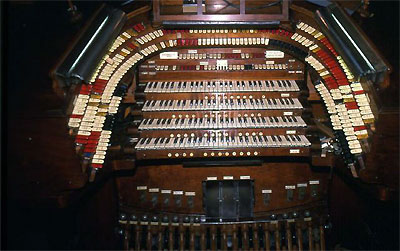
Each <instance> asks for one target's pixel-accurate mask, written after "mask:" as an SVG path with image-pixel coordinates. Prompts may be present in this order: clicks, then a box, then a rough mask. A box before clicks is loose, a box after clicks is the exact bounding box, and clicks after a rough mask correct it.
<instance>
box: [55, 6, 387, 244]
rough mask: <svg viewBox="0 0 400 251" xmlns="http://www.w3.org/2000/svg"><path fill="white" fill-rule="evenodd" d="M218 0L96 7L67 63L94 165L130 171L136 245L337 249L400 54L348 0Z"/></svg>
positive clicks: (125, 191)
mask: <svg viewBox="0 0 400 251" xmlns="http://www.w3.org/2000/svg"><path fill="white" fill-rule="evenodd" d="M214 2H215V3H214ZM214 2H213V1H201V0H197V1H156V0H155V1H153V3H152V5H146V6H144V7H141V8H139V9H137V10H134V11H131V12H128V13H125V12H123V11H122V10H118V9H113V8H107V7H104V8H102V9H101V10H99V11H98V12H97V15H96V16H95V18H94V19H93V21H92V23H91V24H90V25H89V27H88V28H86V30H85V31H84V32H83V36H81V37H80V39H79V40H78V41H77V42H76V43H75V46H74V48H73V49H72V50H71V51H70V52H69V54H67V56H66V57H65V58H64V59H63V60H62V61H61V63H60V65H59V66H58V67H57V69H56V70H55V71H54V72H53V77H54V79H55V80H56V82H57V83H58V88H59V89H60V90H62V92H65V94H66V96H67V99H68V100H69V103H68V105H67V106H66V110H67V112H68V116H69V121H68V127H69V133H70V136H71V137H73V139H74V141H75V148H76V152H77V154H78V155H79V156H80V158H81V163H82V167H83V170H84V171H85V172H87V173H88V176H90V180H91V181H93V180H95V179H96V175H97V174H98V173H101V172H103V171H104V169H112V170H114V171H124V172H125V173H124V174H123V175H116V177H115V181H116V184H117V190H118V200H119V203H118V204H119V221H118V222H117V223H116V224H117V225H118V234H119V235H120V236H121V244H122V245H123V248H124V249H138V250H139V249H158V250H164V249H174V250H175V249H181V250H183V249H190V250H194V249H196V250H199V249H201V250H203V249H224V250H225V249H231V250H236V249H242V250H247V249H265V250H275V249H276V250H280V249H288V250H297V249H299V250H303V249H327V248H330V247H327V246H326V243H325V238H326V234H325V231H326V229H327V227H326V226H327V225H328V223H329V217H328V213H327V208H328V203H327V197H328V188H329V179H330V173H329V169H330V168H333V167H335V166H336V165H342V166H345V167H346V168H348V172H349V173H350V174H351V175H352V176H353V177H354V178H355V179H360V178H361V179H362V178H363V174H362V172H365V171H366V170H368V166H366V164H365V159H366V157H367V156H368V154H369V152H370V149H371V144H372V142H371V137H372V135H373V134H374V132H375V130H376V128H375V123H376V121H377V119H379V112H378V110H379V109H378V108H377V107H379V102H380V101H379V98H378V97H377V95H376V93H375V86H381V87H384V85H385V83H386V79H387V77H388V74H389V72H390V68H389V66H388V64H387V63H386V62H385V61H384V60H383V59H382V58H381V56H379V53H377V52H376V51H375V50H374V49H373V47H372V46H371V45H370V42H369V41H368V40H366V39H365V38H364V35H363V33H362V32H361V31H360V30H359V29H358V28H357V27H356V25H355V24H354V23H353V22H352V21H351V20H350V18H349V17H348V16H347V14H346V13H344V11H343V10H342V8H341V7H340V6H339V5H338V4H335V3H333V4H331V5H329V6H327V7H319V6H314V7H313V8H312V9H307V8H305V7H304V6H303V5H302V3H301V2H300V3H298V2H297V1H294V2H289V1H286V0H284V1H278V2H274V1H267V2H268V3H267V4H265V3H264V2H263V1H254V3H251V2H250V1H244V0H240V1H228V0H226V1H225V0H221V1H214ZM221 5H222V6H225V8H222V7H221ZM218 6H220V7H218ZM278 6H279V8H278ZM327 170H328V171H327Z"/></svg>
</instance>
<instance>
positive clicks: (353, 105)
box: [345, 102, 358, 110]
mask: <svg viewBox="0 0 400 251" xmlns="http://www.w3.org/2000/svg"><path fill="white" fill-rule="evenodd" d="M345 105H346V108H347V109H351V110H352V109H358V105H357V103H356V102H348V103H345Z"/></svg>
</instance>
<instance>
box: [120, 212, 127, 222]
mask: <svg viewBox="0 0 400 251" xmlns="http://www.w3.org/2000/svg"><path fill="white" fill-rule="evenodd" d="M126 219H127V216H126V214H125V213H120V214H119V220H121V221H125V220H126Z"/></svg>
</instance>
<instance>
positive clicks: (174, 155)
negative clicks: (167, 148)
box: [167, 152, 259, 158]
mask: <svg viewBox="0 0 400 251" xmlns="http://www.w3.org/2000/svg"><path fill="white" fill-rule="evenodd" d="M258 154H259V152H231V153H230V152H211V153H203V156H204V157H208V156H211V157H214V156H218V157H223V156H226V157H228V156H230V155H232V156H251V155H254V156H258ZM167 156H168V157H169V158H172V157H177V158H178V157H180V156H182V157H187V156H189V157H193V156H194V153H182V154H180V153H175V154H174V153H168V154H167Z"/></svg>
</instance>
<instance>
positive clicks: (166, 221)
mask: <svg viewBox="0 0 400 251" xmlns="http://www.w3.org/2000/svg"><path fill="white" fill-rule="evenodd" d="M168 221H169V217H168V216H167V215H164V216H163V218H162V222H164V223H168Z"/></svg>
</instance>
